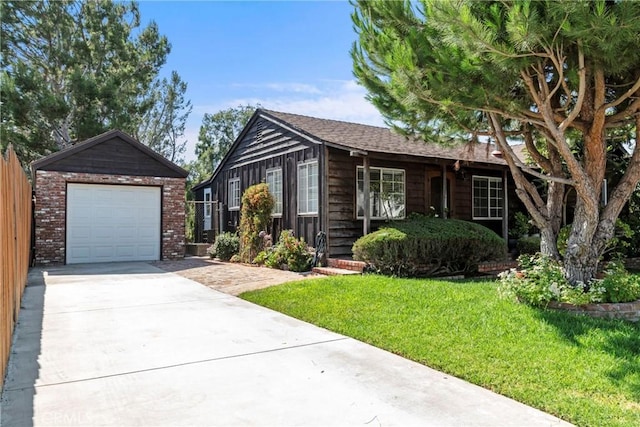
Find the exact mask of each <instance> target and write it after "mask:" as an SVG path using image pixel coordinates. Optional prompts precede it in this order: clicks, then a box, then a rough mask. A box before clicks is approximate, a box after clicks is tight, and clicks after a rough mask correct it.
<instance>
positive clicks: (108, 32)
mask: <svg viewBox="0 0 640 427" xmlns="http://www.w3.org/2000/svg"><path fill="white" fill-rule="evenodd" d="M0 7H1V8H2V9H1V11H0V14H1V15H2V22H1V27H0V28H1V34H0V40H1V48H2V55H1V57H2V69H3V75H2V81H1V91H2V100H3V105H2V119H1V121H0V136H1V138H0V140H1V142H2V145H3V147H2V148H4V145H5V144H7V143H8V142H11V143H13V144H14V146H15V147H16V149H17V150H18V152H19V153H20V155H21V158H22V161H23V162H29V161H31V160H34V159H36V158H38V157H40V156H42V155H45V154H49V153H50V152H52V151H56V150H58V149H61V148H65V147H67V146H69V145H71V144H72V143H73V142H75V141H78V140H84V139H87V138H90V137H93V136H95V135H97V134H100V133H102V132H104V131H105V130H108V129H112V128H119V129H122V130H123V131H125V132H128V133H130V134H132V135H133V134H135V133H136V130H137V128H138V125H139V121H140V120H141V117H142V116H143V115H144V114H145V112H146V111H147V110H148V109H149V108H150V107H151V103H150V102H149V100H148V99H145V94H146V93H147V91H148V89H149V87H150V85H151V83H152V81H153V80H154V79H155V78H156V76H157V74H158V71H159V70H160V67H161V66H162V65H163V64H164V63H165V60H166V57H167V54H168V53H169V51H170V45H169V43H168V41H167V39H166V37H164V36H162V35H160V33H159V31H158V27H157V25H156V24H155V23H154V22H151V23H150V24H149V25H147V26H146V27H141V25H140V13H139V10H138V6H137V4H136V3H135V2H131V3H124V2H110V1H86V2H81V1H38V2H22V1H3V2H1V3H0Z"/></svg>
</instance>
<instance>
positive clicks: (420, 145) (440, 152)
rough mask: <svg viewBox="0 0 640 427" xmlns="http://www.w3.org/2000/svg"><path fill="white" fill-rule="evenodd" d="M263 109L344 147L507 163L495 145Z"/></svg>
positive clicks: (326, 140) (310, 134)
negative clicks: (442, 140)
mask: <svg viewBox="0 0 640 427" xmlns="http://www.w3.org/2000/svg"><path fill="white" fill-rule="evenodd" d="M260 111H261V112H263V113H266V115H267V116H271V117H272V118H274V119H276V120H277V121H281V122H284V123H285V124H288V125H289V126H291V127H293V128H295V129H296V130H298V131H299V132H301V133H303V134H306V135H307V136H309V137H310V138H311V139H319V140H321V141H324V142H326V143H329V144H331V145H334V146H337V147H342V148H344V149H352V150H362V151H367V152H377V153H389V154H408V155H413V156H419V157H430V158H439V159H450V160H462V161H471V162H479V163H489V164H495V165H506V162H505V161H504V160H502V159H500V158H497V157H494V156H492V155H491V152H492V151H493V150H494V149H495V147H494V146H491V145H487V144H482V143H481V144H472V145H464V146H456V147H446V146H442V145H439V144H434V143H426V142H424V141H422V140H419V139H408V138H406V137H404V136H402V135H399V134H397V133H394V132H393V131H391V130H390V129H387V128H383V127H377V126H370V125H363V124H358V123H348V122H343V121H338V120H329V119H319V118H316V117H308V116H301V115H298V114H290V113H283V112H279V111H271V110H264V109H261V110H260Z"/></svg>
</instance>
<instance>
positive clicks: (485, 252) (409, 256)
mask: <svg viewBox="0 0 640 427" xmlns="http://www.w3.org/2000/svg"><path fill="white" fill-rule="evenodd" d="M505 253H506V248H505V242H504V240H503V239H501V238H500V237H499V236H498V235H497V234H495V233H494V232H493V231H491V230H489V229H488V228H486V227H483V226H481V225H479V224H475V223H472V222H466V221H460V220H456V219H440V218H428V217H422V216H412V217H411V218H409V219H407V220H404V221H396V222H394V223H393V224H391V225H388V226H385V227H383V228H381V229H380V230H378V231H376V232H373V233H370V234H368V235H366V236H363V237H361V238H360V239H358V240H357V241H356V242H355V243H354V245H353V258H354V259H356V260H360V261H365V262H366V263H368V264H369V266H370V267H371V268H372V269H374V270H375V271H377V272H380V273H383V274H391V275H396V276H418V275H443V274H453V273H461V272H473V271H476V270H477V265H478V263H479V262H482V261H488V260H495V259H501V258H503V257H504V255H505Z"/></svg>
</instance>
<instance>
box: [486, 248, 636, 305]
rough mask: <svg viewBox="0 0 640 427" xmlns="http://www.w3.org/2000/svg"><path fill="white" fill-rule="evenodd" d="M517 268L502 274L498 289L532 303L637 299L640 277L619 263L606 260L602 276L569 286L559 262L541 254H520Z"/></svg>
mask: <svg viewBox="0 0 640 427" xmlns="http://www.w3.org/2000/svg"><path fill="white" fill-rule="evenodd" d="M518 262H519V263H520V270H515V269H514V270H510V271H507V272H504V273H501V274H500V276H499V278H500V283H499V285H498V291H499V292H500V294H501V295H502V296H503V297H513V298H516V299H517V300H518V301H520V302H523V303H525V304H530V305H533V306H542V307H544V306H546V305H547V304H548V303H549V302H550V301H557V302H566V303H570V304H575V305H581V304H589V303H601V302H628V301H635V300H637V299H638V298H640V277H639V276H637V275H631V274H629V273H628V272H627V271H626V270H625V269H624V266H623V264H622V263H620V262H614V261H612V262H609V263H608V264H607V268H606V269H605V271H604V278H603V279H594V280H592V281H591V282H590V283H589V284H588V285H587V284H585V283H577V284H576V285H573V286H572V285H571V284H570V283H569V282H568V281H567V279H566V278H565V275H564V270H563V267H562V264H561V263H560V261H556V260H554V259H552V258H550V257H548V256H545V255H542V254H535V255H521V256H520V257H519V258H518Z"/></svg>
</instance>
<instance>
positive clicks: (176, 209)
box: [34, 170, 185, 265]
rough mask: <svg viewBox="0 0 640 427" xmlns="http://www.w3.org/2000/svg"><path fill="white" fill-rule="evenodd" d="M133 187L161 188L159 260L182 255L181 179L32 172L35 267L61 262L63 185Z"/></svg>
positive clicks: (183, 180)
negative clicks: (160, 246) (84, 184)
mask: <svg viewBox="0 0 640 427" xmlns="http://www.w3.org/2000/svg"><path fill="white" fill-rule="evenodd" d="M67 182H71V183H89V184H91V183H93V184H135V185H150V186H159V187H162V249H161V256H162V259H176V258H182V257H183V256H184V241H185V235H184V192H185V179H184V178H163V177H146V176H125V175H98V174H87V173H75V172H54V171H43V170H38V171H36V182H35V191H36V204H35V210H34V215H35V235H36V242H35V246H36V251H35V261H36V263H37V264H40V265H42V264H62V263H64V262H65V239H66V230H65V221H66V203H67V197H66V196H67V195H66V184H67Z"/></svg>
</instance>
